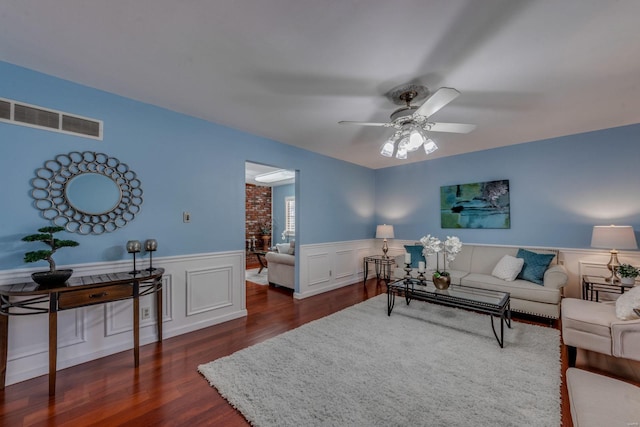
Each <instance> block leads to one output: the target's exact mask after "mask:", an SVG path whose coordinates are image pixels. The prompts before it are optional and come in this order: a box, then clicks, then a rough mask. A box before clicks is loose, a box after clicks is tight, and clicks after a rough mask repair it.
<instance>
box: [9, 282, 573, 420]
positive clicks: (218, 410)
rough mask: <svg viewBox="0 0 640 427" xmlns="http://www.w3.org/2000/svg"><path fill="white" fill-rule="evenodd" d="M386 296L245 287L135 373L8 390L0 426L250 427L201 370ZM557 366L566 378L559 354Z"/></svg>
mask: <svg viewBox="0 0 640 427" xmlns="http://www.w3.org/2000/svg"><path fill="white" fill-rule="evenodd" d="M385 291H386V287H385V285H384V283H383V282H376V280H375V279H372V280H369V281H368V282H367V285H366V287H364V286H362V284H361V283H360V284H354V285H351V286H347V287H344V288H340V289H337V290H334V291H331V292H327V293H325V294H321V295H318V296H315V297H311V298H306V299H304V300H295V299H293V297H292V294H291V291H290V290H285V289H280V288H274V287H267V286H259V285H255V284H252V283H250V282H248V283H247V309H248V312H249V315H248V316H247V317H246V318H242V319H237V320H232V321H229V322H226V323H223V324H220V325H216V326H212V327H209V328H205V329H201V330H199V331H196V332H192V333H189V334H185V335H181V336H178V337H174V338H169V339H166V340H164V341H163V342H162V343H154V344H149V345H146V346H143V347H141V348H140V368H139V369H137V370H136V369H134V368H133V356H132V350H129V351H125V352H122V353H118V354H115V355H112V356H108V357H104V358H102V359H98V360H94V361H91V362H88V363H84V364H82V365H78V366H74V367H71V368H68V369H64V370H62V371H59V372H58V376H57V383H58V384H57V393H56V395H55V396H52V397H50V396H49V395H48V388H47V384H48V383H47V376H41V377H38V378H35V379H32V380H28V381H24V382H21V383H18V384H14V385H11V386H8V387H6V388H5V389H4V390H3V391H0V425H2V426H21V425H23V426H39V425H52V426H53V425H55V426H85V425H95V426H113V425H125V426H126V425H129V426H152V425H163V426H183V425H184V426H205V425H207V426H208V425H211V426H247V425H248V424H247V422H246V421H245V420H244V418H243V417H242V415H240V413H238V412H237V411H236V410H235V409H234V408H233V407H231V405H229V404H228V403H227V402H226V400H224V399H223V398H222V397H221V396H220V395H219V394H218V393H217V392H216V390H215V389H214V388H212V387H211V386H209V384H208V383H207V381H206V380H205V379H204V377H202V376H201V375H200V374H199V373H198V371H197V366H198V365H200V364H203V363H207V362H210V361H212V360H214V359H217V358H220V357H222V356H226V355H229V354H231V353H233V352H235V351H237V350H240V349H242V348H244V347H247V346H250V345H252V344H255V343H258V342H260V341H264V340H266V339H268V338H270V337H273V336H275V335H278V334H280V333H282V332H285V331H287V330H290V329H293V328H296V327H298V326H300V325H302V324H304V323H307V322H310V321H312V320H315V319H318V318H321V317H324V316H327V315H329V314H331V313H334V312H336V311H339V310H342V309H343V308H346V307H349V306H351V305H353V304H356V303H358V302H361V301H364V300H366V299H368V298H371V297H373V296H375V295H378V294H380V293H384V292H385ZM517 320H518V321H527V322H531V323H536V321H535V320H532V319H517ZM546 326H548V325H546ZM562 363H563V369H562V372H564V370H565V369H566V355H565V354H564V352H563V354H562ZM561 394H562V413H563V426H572V424H571V420H570V418H571V417H570V413H569V405H568V398H567V392H566V387H565V386H564V385H563V387H562V392H561Z"/></svg>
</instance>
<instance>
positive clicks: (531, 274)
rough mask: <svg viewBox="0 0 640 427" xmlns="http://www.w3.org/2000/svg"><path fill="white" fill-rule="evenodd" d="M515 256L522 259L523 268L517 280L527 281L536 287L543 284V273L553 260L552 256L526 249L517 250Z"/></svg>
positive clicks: (553, 256)
mask: <svg viewBox="0 0 640 427" xmlns="http://www.w3.org/2000/svg"><path fill="white" fill-rule="evenodd" d="M516 256H517V257H518V258H522V259H524V266H523V267H522V271H521V272H520V274H519V275H518V279H523V280H528V281H530V282H533V283H537V284H538V285H542V284H543V279H544V272H545V271H547V267H549V264H551V261H552V260H553V258H555V255H554V254H539V253H536V252H531V251H528V250H526V249H519V250H518V254H517V255H516Z"/></svg>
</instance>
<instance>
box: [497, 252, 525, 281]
mask: <svg viewBox="0 0 640 427" xmlns="http://www.w3.org/2000/svg"><path fill="white" fill-rule="evenodd" d="M523 265H524V260H523V259H522V258H516V257H512V256H511V255H505V256H503V257H502V259H501V260H500V261H498V263H497V264H496V266H495V267H494V268H493V272H492V273H491V275H492V276H494V277H497V278H498V279H502V280H506V281H507V282H513V281H514V280H516V277H518V274H520V271H521V270H522V266H523Z"/></svg>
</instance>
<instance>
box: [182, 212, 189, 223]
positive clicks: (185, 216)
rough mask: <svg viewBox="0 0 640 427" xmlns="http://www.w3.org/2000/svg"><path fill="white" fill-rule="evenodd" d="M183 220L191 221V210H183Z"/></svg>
mask: <svg viewBox="0 0 640 427" xmlns="http://www.w3.org/2000/svg"><path fill="white" fill-rule="evenodd" d="M182 222H191V214H190V213H189V212H182Z"/></svg>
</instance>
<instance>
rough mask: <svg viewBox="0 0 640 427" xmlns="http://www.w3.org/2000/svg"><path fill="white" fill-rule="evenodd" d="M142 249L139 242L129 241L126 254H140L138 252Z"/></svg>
mask: <svg viewBox="0 0 640 427" xmlns="http://www.w3.org/2000/svg"><path fill="white" fill-rule="evenodd" d="M141 249H142V245H141V243H140V241H138V240H129V241H128V242H127V252H129V253H130V254H131V253H136V252H140V250H141Z"/></svg>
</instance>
